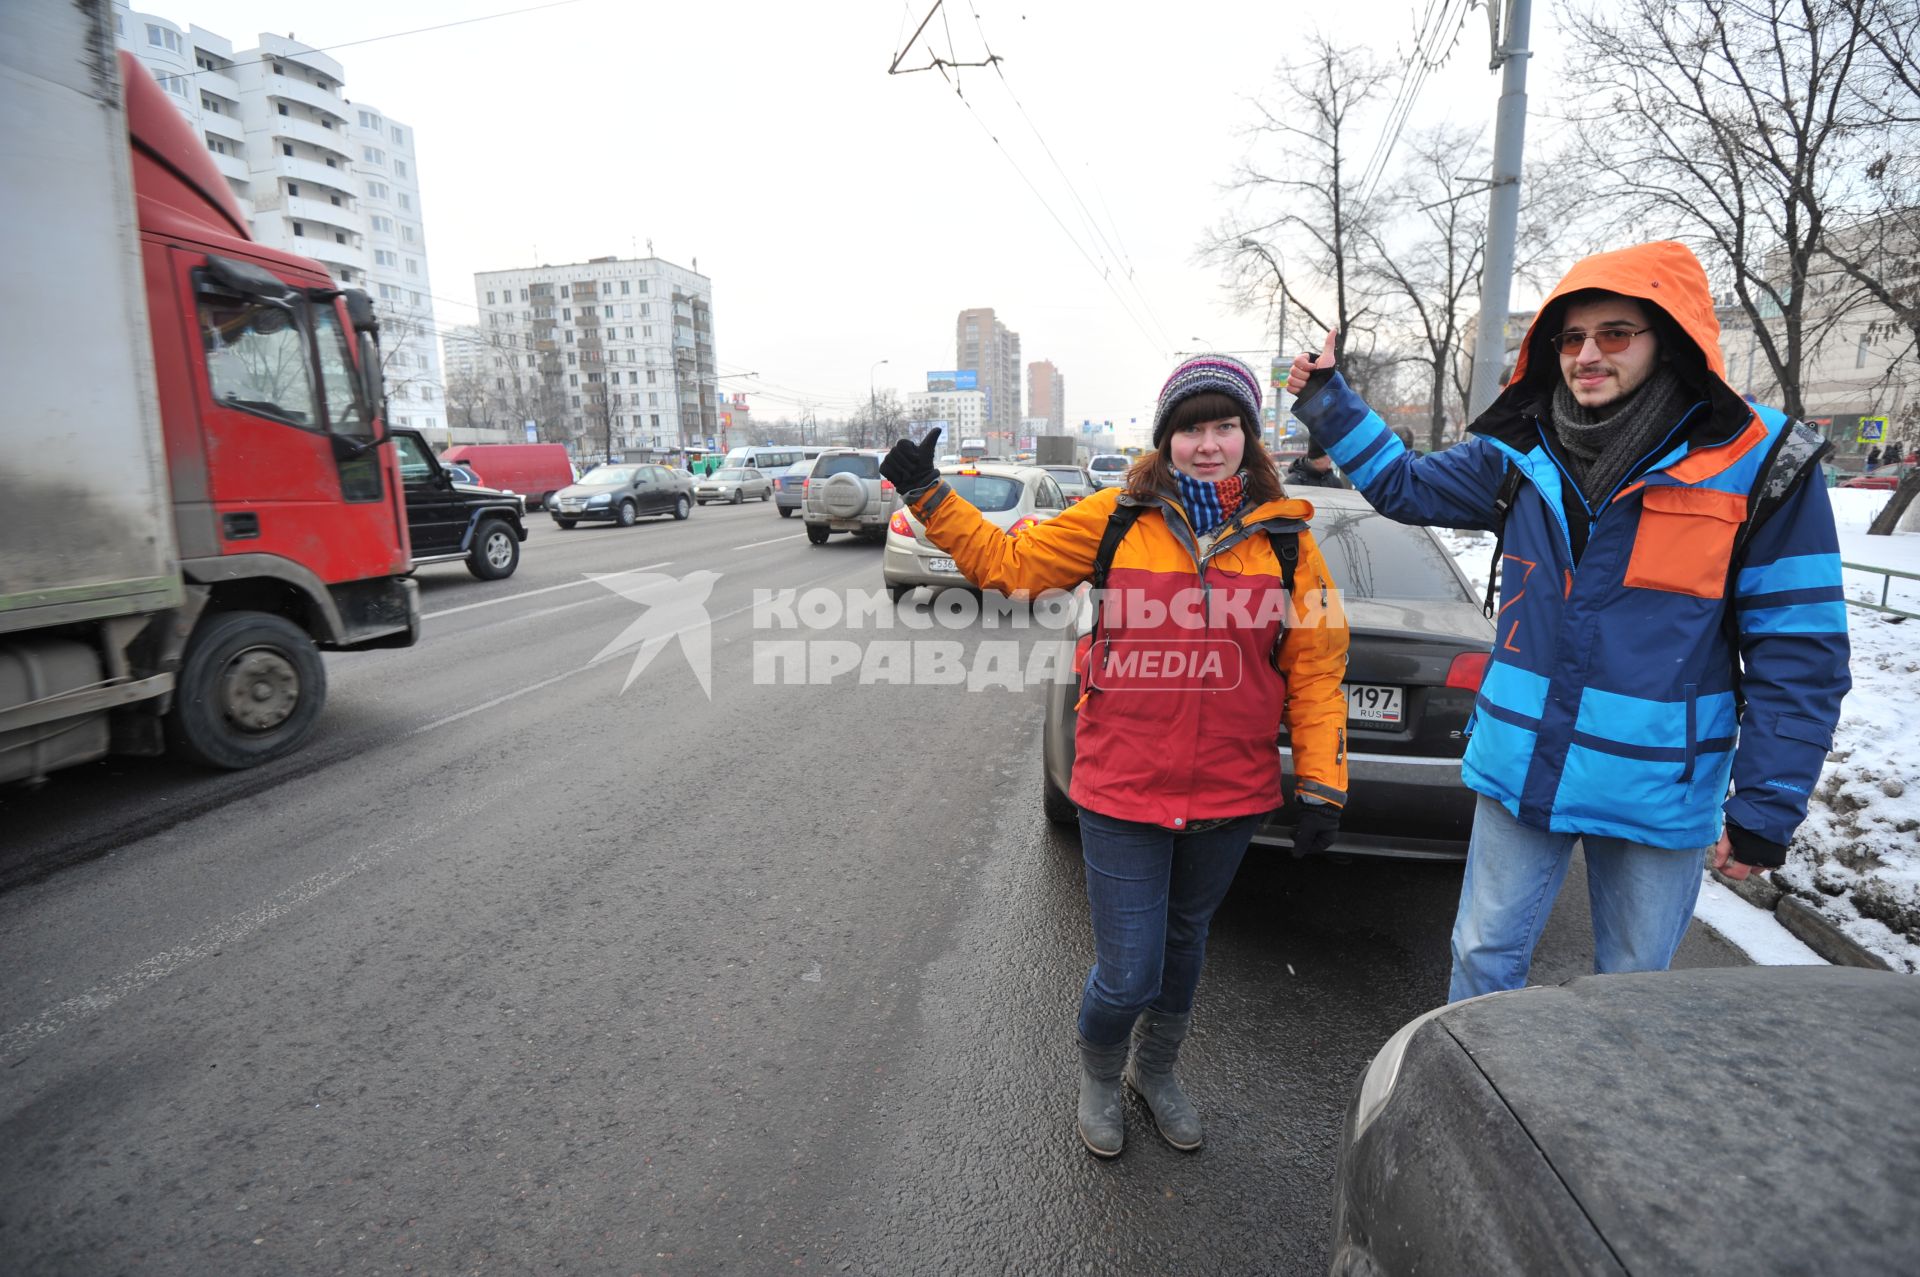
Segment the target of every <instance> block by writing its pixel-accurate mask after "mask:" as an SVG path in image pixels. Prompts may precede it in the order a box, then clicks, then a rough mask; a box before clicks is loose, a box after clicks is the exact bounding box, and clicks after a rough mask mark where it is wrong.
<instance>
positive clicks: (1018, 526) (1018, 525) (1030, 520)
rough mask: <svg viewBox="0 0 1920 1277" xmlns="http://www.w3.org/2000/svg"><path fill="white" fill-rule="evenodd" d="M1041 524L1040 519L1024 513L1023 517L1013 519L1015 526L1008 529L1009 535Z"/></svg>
mask: <svg viewBox="0 0 1920 1277" xmlns="http://www.w3.org/2000/svg"><path fill="white" fill-rule="evenodd" d="M1039 525H1040V520H1038V519H1036V518H1034V517H1033V516H1032V515H1030V514H1029V515H1024V516H1022V517H1021V518H1018V519H1015V520H1014V521H1013V526H1012V527H1010V528H1008V529H1007V535H1008V536H1012V535H1013V534H1014V533H1016V532H1019V531H1021V530H1022V529H1025V528H1033V527H1038V526H1039Z"/></svg>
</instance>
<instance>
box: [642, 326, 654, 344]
mask: <svg viewBox="0 0 1920 1277" xmlns="http://www.w3.org/2000/svg"><path fill="white" fill-rule="evenodd" d="M640 337H641V339H642V340H643V341H652V340H653V325H652V324H642V325H640Z"/></svg>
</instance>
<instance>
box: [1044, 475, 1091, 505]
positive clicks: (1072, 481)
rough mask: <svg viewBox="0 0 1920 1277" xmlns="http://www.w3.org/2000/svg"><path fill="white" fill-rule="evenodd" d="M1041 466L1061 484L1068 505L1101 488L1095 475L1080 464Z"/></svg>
mask: <svg viewBox="0 0 1920 1277" xmlns="http://www.w3.org/2000/svg"><path fill="white" fill-rule="evenodd" d="M1040 468H1041V469H1042V470H1045V471H1046V472H1047V473H1048V474H1050V475H1052V476H1053V481H1054V482H1055V483H1057V484H1059V485H1060V494H1061V495H1062V496H1064V497H1065V498H1066V499H1067V504H1068V505H1073V504H1074V503H1076V502H1078V501H1080V500H1081V499H1082V498H1084V497H1090V496H1092V495H1093V494H1094V493H1096V492H1098V491H1099V490H1100V486H1099V485H1098V484H1096V483H1095V482H1094V481H1093V476H1092V475H1090V474H1088V473H1087V472H1086V471H1085V470H1082V469H1081V468H1080V467H1079V466H1042V467H1040Z"/></svg>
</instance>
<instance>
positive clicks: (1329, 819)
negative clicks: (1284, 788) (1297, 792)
mask: <svg viewBox="0 0 1920 1277" xmlns="http://www.w3.org/2000/svg"><path fill="white" fill-rule="evenodd" d="M1294 810H1295V811H1296V812H1298V813H1299V814H1298V815H1296V816H1295V817H1294V820H1293V854H1294V855H1296V856H1317V855H1319V854H1320V853H1321V852H1323V851H1325V850H1327V849H1328V848H1329V847H1331V846H1333V835H1334V831H1336V830H1337V829H1339V828H1340V809H1339V808H1338V807H1335V806H1334V805H1333V804H1332V803H1296V804H1295V806H1294Z"/></svg>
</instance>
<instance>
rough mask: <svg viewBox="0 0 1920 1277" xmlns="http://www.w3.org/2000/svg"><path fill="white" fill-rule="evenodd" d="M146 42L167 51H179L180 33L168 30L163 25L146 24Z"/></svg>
mask: <svg viewBox="0 0 1920 1277" xmlns="http://www.w3.org/2000/svg"><path fill="white" fill-rule="evenodd" d="M147 43H148V44H150V45H152V46H153V47H154V48H156V49H165V50H167V51H168V52H169V53H178V52H180V33H179V32H177V31H169V30H167V29H166V28H165V27H158V26H155V25H154V24H153V23H151V22H149V23H148V24H147Z"/></svg>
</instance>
